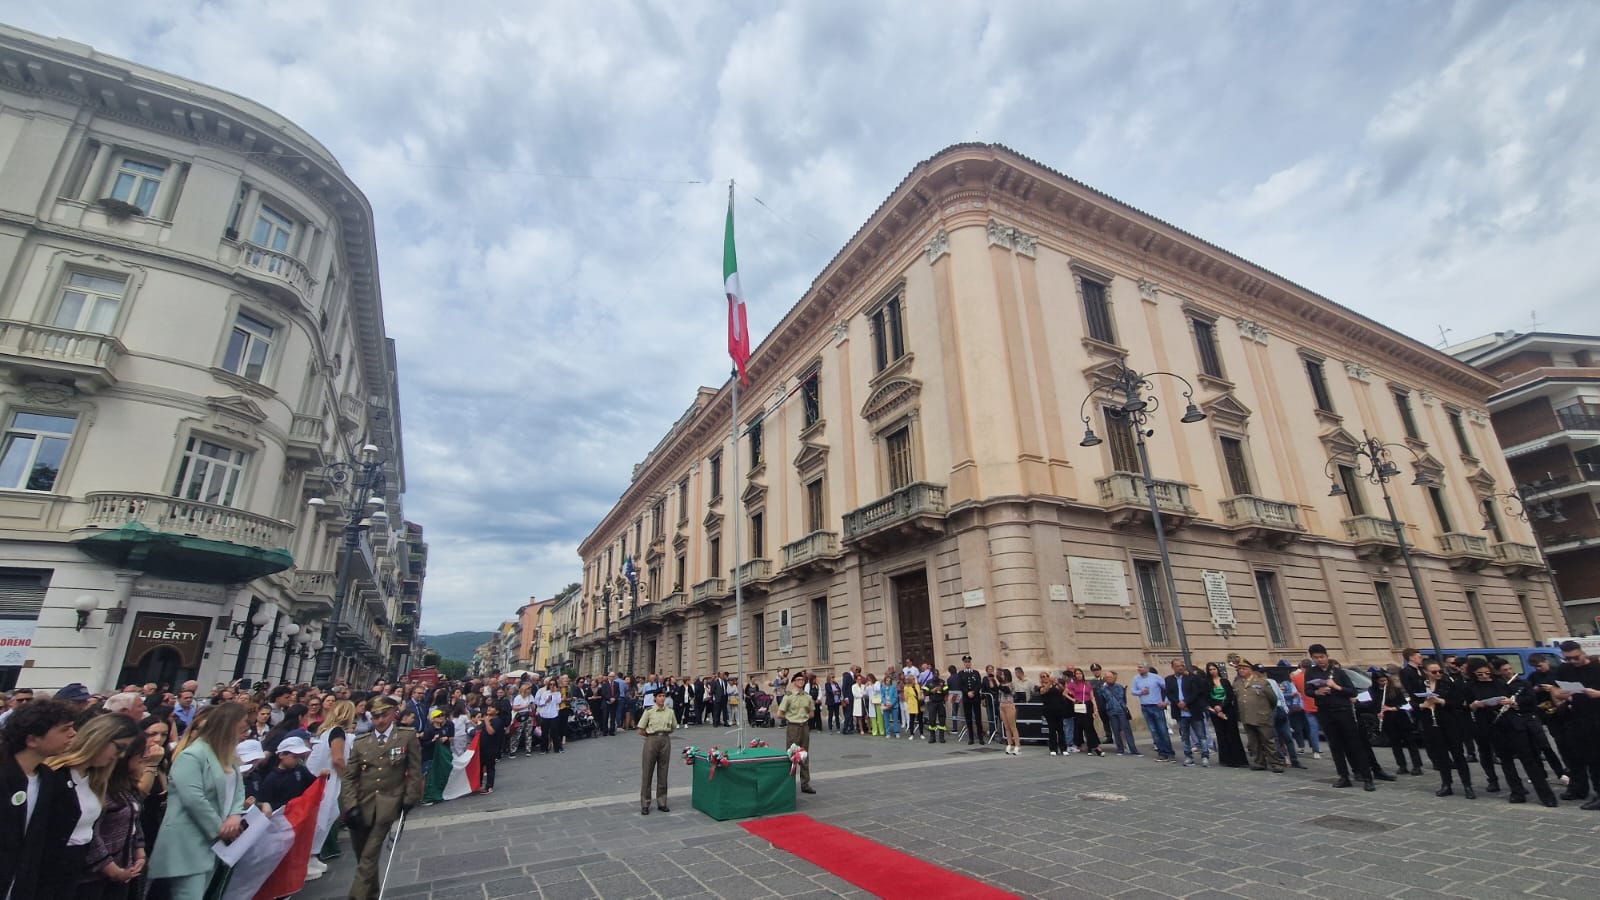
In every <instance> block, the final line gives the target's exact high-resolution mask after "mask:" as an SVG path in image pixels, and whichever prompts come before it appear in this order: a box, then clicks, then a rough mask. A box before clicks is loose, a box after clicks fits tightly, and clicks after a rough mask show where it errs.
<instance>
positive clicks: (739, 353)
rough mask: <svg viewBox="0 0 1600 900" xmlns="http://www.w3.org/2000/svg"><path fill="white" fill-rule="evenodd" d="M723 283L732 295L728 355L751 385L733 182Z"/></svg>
mask: <svg viewBox="0 0 1600 900" xmlns="http://www.w3.org/2000/svg"><path fill="white" fill-rule="evenodd" d="M722 285H723V290H724V291H726V293H727V295H728V355H729V356H731V357H733V366H734V368H735V369H737V370H738V372H739V382H740V383H741V384H749V383H750V377H749V375H747V374H746V373H745V365H746V364H748V363H749V362H750V326H749V322H748V321H747V319H746V317H745V311H744V290H743V289H742V288H741V287H740V286H739V257H738V255H737V254H735V253H734V250H733V185H731V184H730V185H728V230H727V233H726V235H725V236H724V237H723V240H722Z"/></svg>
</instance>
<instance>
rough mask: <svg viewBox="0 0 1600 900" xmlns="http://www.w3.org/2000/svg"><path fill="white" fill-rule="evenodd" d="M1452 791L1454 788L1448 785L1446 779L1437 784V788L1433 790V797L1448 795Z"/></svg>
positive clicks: (1453, 791) (1452, 792) (1451, 793)
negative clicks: (1442, 782)
mask: <svg viewBox="0 0 1600 900" xmlns="http://www.w3.org/2000/svg"><path fill="white" fill-rule="evenodd" d="M1454 793H1455V790H1454V789H1452V788H1451V787H1450V782H1448V781H1446V782H1445V783H1444V784H1441V785H1439V789H1438V790H1437V791H1434V792H1433V795H1434V796H1435V797H1449V796H1451V795H1453V794H1454Z"/></svg>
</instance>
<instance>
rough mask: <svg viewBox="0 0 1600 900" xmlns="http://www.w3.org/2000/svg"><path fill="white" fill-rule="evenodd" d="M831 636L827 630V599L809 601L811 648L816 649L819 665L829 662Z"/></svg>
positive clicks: (831, 649) (831, 648)
mask: <svg viewBox="0 0 1600 900" xmlns="http://www.w3.org/2000/svg"><path fill="white" fill-rule="evenodd" d="M832 639H833V635H831V634H829V629H828V598H827V597H818V598H816V599H815V600H812V601H811V646H812V647H814V648H816V651H817V655H816V660H817V662H819V663H826V662H829V661H830V658H831V657H832V656H833V646H832V643H833V640H832Z"/></svg>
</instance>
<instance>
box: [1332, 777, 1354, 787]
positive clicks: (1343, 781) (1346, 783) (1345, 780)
mask: <svg viewBox="0 0 1600 900" xmlns="http://www.w3.org/2000/svg"><path fill="white" fill-rule="evenodd" d="M1333 786H1334V787H1336V788H1347V787H1353V785H1351V784H1350V779H1348V778H1341V779H1339V780H1338V781H1335V782H1334V783H1333Z"/></svg>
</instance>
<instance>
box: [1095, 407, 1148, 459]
mask: <svg viewBox="0 0 1600 900" xmlns="http://www.w3.org/2000/svg"><path fill="white" fill-rule="evenodd" d="M1102 412H1103V413H1104V415H1105V423H1106V446H1107V447H1109V448H1110V450H1111V470H1112V471H1113V472H1138V471H1140V469H1139V448H1138V446H1137V445H1136V444H1135V443H1134V440H1133V429H1131V428H1129V427H1128V417H1127V416H1125V415H1123V414H1122V410H1120V409H1117V408H1116V407H1113V406H1107V407H1105V408H1104V409H1103V410H1102Z"/></svg>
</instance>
